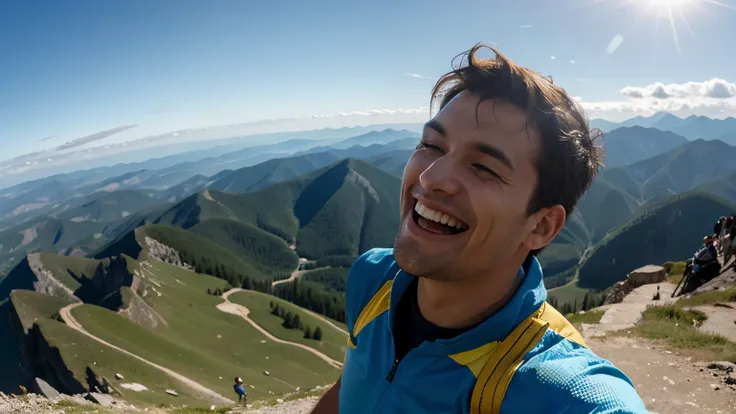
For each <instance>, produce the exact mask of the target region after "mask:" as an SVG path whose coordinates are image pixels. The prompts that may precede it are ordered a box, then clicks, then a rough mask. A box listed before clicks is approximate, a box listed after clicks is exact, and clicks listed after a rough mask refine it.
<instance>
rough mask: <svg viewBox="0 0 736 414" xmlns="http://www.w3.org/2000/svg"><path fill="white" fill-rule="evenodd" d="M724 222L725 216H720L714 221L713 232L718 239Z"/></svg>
mask: <svg viewBox="0 0 736 414" xmlns="http://www.w3.org/2000/svg"><path fill="white" fill-rule="evenodd" d="M725 222H726V218H725V217H721V218H719V219H718V221H716V224H715V225H714V226H713V234H714V235H715V237H717V238H719V241H720V237H721V232H722V231H723V224H724V223H725Z"/></svg>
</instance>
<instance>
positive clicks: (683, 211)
mask: <svg viewBox="0 0 736 414" xmlns="http://www.w3.org/2000/svg"><path fill="white" fill-rule="evenodd" d="M731 211H733V207H732V206H731V205H730V204H729V203H728V202H727V201H725V200H723V199H718V198H715V197H714V196H711V195H708V194H703V193H688V194H683V195H678V196H675V197H672V198H669V199H667V200H666V201H665V202H663V203H661V204H660V205H658V206H656V207H654V208H652V209H650V210H648V211H646V212H644V213H642V214H640V215H639V216H637V217H635V218H634V219H632V220H630V221H629V222H627V223H626V224H624V225H623V226H621V227H620V228H618V229H616V231H614V232H612V233H611V234H610V235H609V236H608V237H607V238H606V239H604V240H603V241H602V242H601V243H599V244H598V245H597V246H596V247H595V249H594V251H593V252H592V254H591V255H590V257H589V258H588V260H586V261H585V263H584V264H583V266H582V267H581V268H580V273H579V285H580V286H581V287H583V288H592V289H603V288H607V287H608V286H610V285H612V284H613V283H614V282H616V281H619V280H623V279H624V278H625V277H626V275H627V274H628V273H629V272H631V271H632V270H634V269H636V268H638V267H641V266H644V265H647V264H658V263H664V262H666V261H668V260H685V259H687V258H689V257H691V256H692V255H693V254H694V253H695V251H696V250H697V249H698V248H699V247H700V245H701V241H702V238H703V236H704V235H705V234H708V233H709V232H710V231H712V230H711V229H712V227H713V218H714V217H720V216H722V215H726V214H728V213H730V212H731Z"/></svg>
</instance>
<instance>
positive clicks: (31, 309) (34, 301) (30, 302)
mask: <svg viewBox="0 0 736 414" xmlns="http://www.w3.org/2000/svg"><path fill="white" fill-rule="evenodd" d="M10 303H11V305H12V306H13V308H15V311H16V312H17V313H18V317H19V318H20V322H21V324H22V325H23V328H25V329H31V327H33V324H34V323H36V321H37V320H39V319H51V318H53V317H54V316H56V315H58V314H59V309H61V308H63V307H64V306H66V305H68V304H70V303H71V301H69V300H66V299H61V298H57V297H56V296H49V295H44V294H41V293H38V292H35V291H32V290H14V291H13V292H11V293H10Z"/></svg>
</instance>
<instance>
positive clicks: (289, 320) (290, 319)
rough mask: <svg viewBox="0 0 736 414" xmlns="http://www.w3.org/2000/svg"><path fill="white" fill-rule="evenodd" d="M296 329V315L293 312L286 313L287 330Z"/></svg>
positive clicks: (285, 326)
mask: <svg viewBox="0 0 736 414" xmlns="http://www.w3.org/2000/svg"><path fill="white" fill-rule="evenodd" d="M293 327H294V314H293V313H291V311H289V312H287V313H286V318H284V328H286V329H292V328H293Z"/></svg>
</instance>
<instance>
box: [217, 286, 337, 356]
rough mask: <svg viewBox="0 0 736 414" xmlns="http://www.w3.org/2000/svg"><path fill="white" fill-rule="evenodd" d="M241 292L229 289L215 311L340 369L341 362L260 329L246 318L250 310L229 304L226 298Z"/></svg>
mask: <svg viewBox="0 0 736 414" xmlns="http://www.w3.org/2000/svg"><path fill="white" fill-rule="evenodd" d="M243 290H244V289H240V288H234V289H230V290H228V291H227V292H225V293H223V294H222V298H223V299H224V300H225V301H224V302H222V303H220V304H219V305H217V309H219V310H220V311H222V312H225V313H229V314H232V315H236V316H240V317H241V318H243V319H245V320H246V322H248V323H249V324H251V325H253V327H254V328H256V329H257V330H258V331H259V332H260V333H262V334H263V335H264V336H265V337H267V338H268V339H270V340H272V341H274V342H277V343H280V344H286V345H292V346H296V347H299V348H302V349H304V350H306V351H309V352H311V353H313V354H314V355H316V356H318V357H319V358H321V359H322V360H324V361H325V362H327V363H328V364H330V365H332V366H333V367H335V368H337V369H342V362H340V361H337V360H335V359H332V358H330V357H328V356H327V355H325V354H323V353H322V352H319V351H317V350H316V349H314V348H311V347H308V346H306V345H304V344H300V343H296V342H290V341H284V340H283V339H279V338H277V337H275V336H273V335H271V333H270V332H268V331H267V330H265V329H264V328H263V327H261V325H258V324H257V323H255V322H254V321H253V320H252V319H251V318H249V317H248V314H249V313H250V310H248V308H246V307H245V306H243V305H239V304H237V303H233V302H230V300H229V299H228V297H229V296H230V295H232V294H233V293H236V292H241V291H243ZM333 326H334V325H333Z"/></svg>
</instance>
